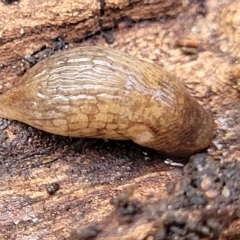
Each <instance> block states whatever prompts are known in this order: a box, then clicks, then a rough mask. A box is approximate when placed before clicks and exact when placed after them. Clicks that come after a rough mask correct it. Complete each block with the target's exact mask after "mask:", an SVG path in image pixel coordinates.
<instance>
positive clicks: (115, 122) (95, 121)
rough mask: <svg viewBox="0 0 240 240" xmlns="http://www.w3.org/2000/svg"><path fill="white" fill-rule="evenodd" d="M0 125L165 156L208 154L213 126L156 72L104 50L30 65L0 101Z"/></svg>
mask: <svg viewBox="0 0 240 240" xmlns="http://www.w3.org/2000/svg"><path fill="white" fill-rule="evenodd" d="M0 106H1V108H0V117H2V118H9V119H14V120H18V121H20V122H24V123H26V124H29V125H31V126H33V127H35V128H38V129H41V130H44V131H46V132H50V133H54V134H58V135H63V136H71V137H90V138H103V139H115V140H132V141H134V142H135V143H137V144H139V145H142V146H145V147H148V148H153V149H155V150H159V151H162V152H164V153H167V154H171V155H190V154H192V153H195V152H198V151H199V150H202V149H204V148H206V147H208V146H209V145H210V143H211V140H212V138H213V132H214V128H215V123H214V121H213V119H212V117H211V116H210V114H209V113H207V112H206V111H205V110H204V109H203V108H202V106H200V104H198V102H197V101H196V100H194V99H193V97H191V96H190V94H189V93H188V92H187V90H186V89H185V87H184V86H183V84H182V83H181V82H180V81H178V80H177V79H176V78H175V77H174V76H173V75H171V74H169V73H168V72H166V71H165V70H164V69H163V68H161V67H160V66H158V65H156V64H153V63H149V62H147V61H142V60H140V59H137V58H134V57H130V56H128V55H127V54H125V53H123V52H120V51H117V50H113V49H110V48H105V47H93V46H91V47H78V48H75V49H71V50H66V51H63V52H61V53H58V54H55V55H53V56H51V57H49V58H46V59H44V60H43V61H41V62H39V63H38V64H36V65H35V66H34V67H32V68H31V69H30V70H28V71H27V73H26V74H25V75H23V77H22V79H21V80H20V82H19V83H18V84H16V85H15V86H13V87H12V88H11V89H10V90H9V91H7V92H5V93H4V94H2V95H1V96H0Z"/></svg>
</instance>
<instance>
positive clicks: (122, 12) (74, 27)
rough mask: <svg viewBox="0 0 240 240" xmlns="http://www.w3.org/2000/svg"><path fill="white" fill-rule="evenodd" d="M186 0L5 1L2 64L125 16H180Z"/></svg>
mask: <svg viewBox="0 0 240 240" xmlns="http://www.w3.org/2000/svg"><path fill="white" fill-rule="evenodd" d="M183 2H184V1H182V0H177V1H173V0H168V1H159V0H153V1H149V2H146V3H144V2H143V1H139V0H136V1H127V0H118V1H106V2H105V3H104V4H103V3H102V4H101V1H100V0H93V1H92V0H88V1H82V2H79V1H76V0H61V1H58V0H54V1H44V0H38V1H34V2H32V1H30V0H23V1H20V3H19V4H17V5H14V4H13V5H10V6H9V5H4V4H3V3H2V4H1V8H0V16H1V21H0V43H1V46H0V52H1V53H2V55H1V63H4V62H5V61H12V60H15V59H19V58H20V59H21V58H23V57H24V56H25V55H26V54H32V53H33V52H35V51H37V50H39V49H40V48H42V47H43V46H45V45H46V46H49V45H51V44H52V40H53V39H55V38H57V37H58V36H61V35H62V36H64V37H65V40H66V41H67V42H73V41H79V40H81V39H83V38H84V37H87V36H89V35H92V34H94V33H96V32H97V31H99V30H101V29H102V28H112V27H114V26H115V25H116V23H117V22H118V21H119V20H120V19H121V18H124V17H127V18H129V19H132V20H134V21H139V20H141V19H149V18H158V19H159V18H160V17H163V16H169V15H176V14H177V13H179V12H181V11H182V9H183V7H184V5H183ZM13 49H14V50H13Z"/></svg>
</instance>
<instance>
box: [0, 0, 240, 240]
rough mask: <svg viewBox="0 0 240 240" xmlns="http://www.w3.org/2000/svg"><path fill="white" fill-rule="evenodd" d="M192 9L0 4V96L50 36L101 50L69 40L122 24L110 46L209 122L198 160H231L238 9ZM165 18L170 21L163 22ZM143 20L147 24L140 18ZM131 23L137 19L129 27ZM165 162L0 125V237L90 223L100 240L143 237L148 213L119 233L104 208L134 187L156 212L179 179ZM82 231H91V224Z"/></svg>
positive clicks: (42, 234) (143, 152)
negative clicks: (207, 143) (175, 89)
mask: <svg viewBox="0 0 240 240" xmlns="http://www.w3.org/2000/svg"><path fill="white" fill-rule="evenodd" d="M199 2H201V3H204V1H193V2H192V3H191V4H190V3H189V4H188V5H186V6H185V5H184V3H185V1H180V0H179V1H175V0H174V1H157V0H155V1H148V3H146V1H145V3H143V1H113V0H112V1H105V3H103V1H101V2H100V1H82V2H79V1H76V0H61V1H43V0H38V1H29V0H21V1H20V3H19V4H17V5H4V4H3V3H1V2H0V16H1V17H0V19H1V21H0V43H1V44H0V52H1V63H2V64H3V66H2V68H1V76H2V78H1V81H0V90H1V91H2V92H4V91H5V89H7V88H9V87H10V86H11V85H12V84H13V83H14V82H16V81H18V76H17V74H16V73H18V72H19V71H20V72H21V70H22V68H24V66H22V65H21V61H20V60H21V59H22V58H23V57H24V56H25V55H27V54H32V53H34V52H36V51H39V50H40V49H41V48H43V47H44V46H47V47H51V46H52V42H53V40H54V39H56V38H57V37H59V36H63V37H64V39H65V41H66V42H67V43H69V47H74V46H78V45H86V44H88V45H105V46H108V44H107V43H106V42H105V40H104V39H103V38H102V35H101V34H97V35H94V36H93V37H92V38H89V39H85V40H84V41H83V42H82V43H81V44H78V43H77V42H80V41H81V40H82V39H83V38H85V37H87V36H91V35H93V34H94V33H97V32H99V31H100V30H104V31H105V30H106V28H112V27H117V26H118V24H119V21H120V22H124V23H126V26H128V23H127V20H128V21H130V27H125V28H124V27H123V28H122V27H121V28H120V27H119V28H118V29H117V30H113V31H110V32H108V33H109V34H111V35H112V36H113V37H114V39H115V41H114V43H112V44H111V45H110V47H113V48H116V49H120V50H122V51H125V52H128V53H129V54H131V55H135V56H138V57H140V58H144V59H149V60H152V61H154V62H156V63H157V64H159V65H164V67H165V68H166V69H167V70H168V71H169V72H174V73H176V75H177V77H178V78H179V79H181V80H182V81H183V82H184V83H185V85H186V86H187V88H188V90H189V91H190V92H191V94H192V95H193V96H194V97H195V98H196V99H197V100H198V101H199V102H200V103H201V104H202V105H203V106H204V107H205V108H206V109H208V110H209V111H211V113H212V114H213V116H214V119H215V120H216V122H217V124H218V127H217V131H216V137H215V139H214V145H213V146H211V147H210V148H209V149H208V151H207V154H208V155H209V156H211V157H212V158H214V159H216V160H217V161H219V160H222V161H232V160H233V159H234V158H236V159H238V158H239V155H240V145H239V143H240V142H239V139H240V138H239V136H240V131H239V123H240V121H239V119H240V117H239V115H240V114H239V109H240V102H239V92H238V90H237V88H236V87H235V86H236V85H237V81H238V79H239V76H240V74H239V69H240V68H239V63H238V59H239V57H240V49H239V42H240V34H239V27H238V26H240V20H239V17H238V16H239V15H240V10H239V9H240V3H238V2H237V1H234V0H227V1H225V3H224V4H223V3H222V4H221V3H219V1H217V0H211V1H206V2H205V4H206V10H207V11H206V15H202V14H200V13H199V12H201V13H202V12H205V11H202V10H201V11H199V7H202V4H199ZM169 15H170V16H174V18H172V17H170V18H165V17H166V16H169ZM148 18H152V19H155V21H153V20H151V21H140V20H144V19H148ZM131 19H132V20H134V21H140V22H139V23H134V24H133V23H132V21H131ZM216 19H217V20H216ZM178 39H193V40H195V41H197V42H198V43H199V46H198V48H197V50H196V52H195V53H193V54H192V55H186V54H183V53H182V52H181V51H180V49H178V48H177V47H175V42H176V41H177V40H178ZM19 69H20V70H19ZM165 159H166V157H164V156H162V155H161V154H159V153H156V152H154V151H151V150H148V149H144V148H141V147H139V146H137V145H135V144H133V143H130V142H115V141H110V142H104V141H102V140H96V141H95V140H87V139H71V138H64V137H60V136H54V135H51V134H47V133H44V132H41V131H38V130H36V129H33V128H31V127H29V126H26V125H24V124H21V123H18V122H13V121H12V122H10V121H8V120H3V119H1V120H0V164H1V168H0V176H1V177H0V209H1V210H0V211H1V214H0V239H17V240H18V239H19V240H20V239H66V238H68V237H69V236H70V233H71V231H72V230H73V229H76V228H77V229H78V230H79V229H81V228H85V227H86V226H88V224H89V223H93V222H94V223H95V222H96V221H100V227H101V226H104V231H103V232H102V233H101V234H103V233H104V234H105V235H99V239H101V238H100V237H102V239H108V240H109V239H111V237H112V239H117V238H116V236H117V233H118V234H119V229H120V230H121V231H122V233H121V234H120V235H118V236H120V237H119V239H145V237H146V236H147V235H148V234H149V231H152V225H151V224H149V223H148V221H147V220H146V219H147V217H149V215H148V214H146V213H145V212H143V215H139V219H138V220H137V221H136V222H134V223H135V224H132V225H131V224H128V225H122V227H121V228H119V222H118V221H116V217H115V215H114V214H113V213H112V211H113V206H112V205H111V204H110V203H109V202H110V200H111V199H112V198H114V197H116V196H117V195H119V194H121V193H122V192H124V191H125V190H126V189H129V186H131V185H134V186H135V187H134V188H135V190H134V198H136V199H138V201H140V202H141V204H143V205H146V204H147V203H148V204H147V205H148V206H149V207H150V208H151V206H152V207H153V210H154V211H155V210H156V209H155V208H154V206H155V205H154V204H153V203H154V202H157V201H158V200H161V199H162V198H163V197H165V196H168V193H167V191H166V185H167V184H168V183H169V182H171V181H173V182H179V180H180V178H181V174H182V169H181V168H178V167H174V166H169V165H166V164H165V163H164V162H163V160H165ZM55 182H57V183H58V184H59V186H60V189H59V190H58V191H56V192H55V193H54V194H52V195H49V193H48V192H47V188H48V187H50V186H51V185H52V184H53V183H55ZM151 204H153V205H151ZM109 214H110V215H109ZM111 214H113V215H111ZM144 214H145V215H144ZM109 219H110V220H109ZM101 224H102V225H101ZM104 224H105V225H104ZM106 226H109V227H106ZM238 226H239V223H238V222H234V223H233V224H232V226H231V227H230V228H229V229H228V230H226V231H225V232H223V234H222V236H221V238H222V239H234V237H235V239H237V238H238V237H239V230H238V229H239V227H238ZM78 230H77V231H78ZM90 230H91V231H92V232H94V231H95V232H97V231H98V230H97V226H95V225H94V224H93V225H92V226H90ZM108 230H109V231H108ZM110 230H111V232H110ZM79 231H81V230H79ZM114 231H115V232H114ZM115 233H116V234H115ZM150 239H151V238H149V239H148V240H150Z"/></svg>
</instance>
